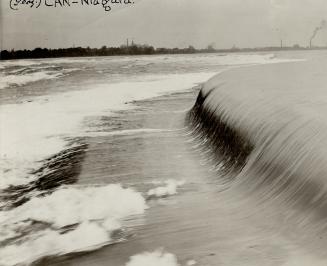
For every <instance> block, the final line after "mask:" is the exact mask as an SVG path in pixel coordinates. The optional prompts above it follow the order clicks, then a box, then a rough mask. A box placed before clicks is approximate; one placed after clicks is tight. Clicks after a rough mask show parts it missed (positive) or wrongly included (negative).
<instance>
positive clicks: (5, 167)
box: [0, 73, 214, 189]
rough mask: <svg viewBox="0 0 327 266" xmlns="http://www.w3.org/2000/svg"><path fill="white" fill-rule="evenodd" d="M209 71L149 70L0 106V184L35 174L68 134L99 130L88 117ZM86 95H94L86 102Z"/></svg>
mask: <svg viewBox="0 0 327 266" xmlns="http://www.w3.org/2000/svg"><path fill="white" fill-rule="evenodd" d="M213 75H214V73H195V74H184V75H166V76H161V75H160V76H151V77H148V78H144V79H143V81H135V82H121V83H117V84H103V85H98V86H93V87H92V88H89V89H87V88H85V89H84V90H81V91H73V92H66V93H61V94H57V95H52V96H50V95H49V96H42V97H38V98H35V99H34V101H33V102H27V103H22V104H9V105H3V106H0V111H1V125H2V128H1V137H2V138H3V139H5V140H6V142H3V143H1V150H0V158H1V160H0V169H1V170H2V171H3V178H2V179H1V180H0V189H6V188H8V187H10V186H19V185H23V184H29V183H31V182H33V181H34V180H36V179H37V176H36V175H35V174H33V173H35V171H36V170H37V169H40V168H41V167H42V165H43V163H44V161H45V160H47V159H48V158H50V157H51V156H53V155H55V154H59V153H60V152H61V151H63V150H65V149H67V148H69V143H70V141H71V139H74V138H76V137H83V136H91V135H92V132H95V133H94V135H97V134H100V133H99V130H103V129H102V128H101V126H100V128H99V126H97V125H94V121H95V119H94V118H100V117H102V116H111V115H113V114H114V112H115V111H120V110H127V109H132V108H135V106H134V105H133V104H132V103H133V102H134V101H136V100H144V99H149V98H153V97H157V96H160V95H164V94H169V93H174V92H176V91H185V90H188V89H190V88H192V87H193V86H195V85H196V84H197V83H198V82H201V81H202V82H204V81H205V80H207V79H208V78H209V77H211V76H213ZM90 99H94V101H92V102H90ZM41 125H42V126H41ZM36 129H37V130H36ZM141 131H142V130H141ZM143 131H149V130H146V129H145V130H143ZM150 131H152V132H155V131H160V129H159V130H150ZM134 133H137V130H136V131H135V130H134V131H120V132H112V133H110V132H106V133H105V134H104V135H106V134H108V135H116V134H134ZM101 134H102V133H101Z"/></svg>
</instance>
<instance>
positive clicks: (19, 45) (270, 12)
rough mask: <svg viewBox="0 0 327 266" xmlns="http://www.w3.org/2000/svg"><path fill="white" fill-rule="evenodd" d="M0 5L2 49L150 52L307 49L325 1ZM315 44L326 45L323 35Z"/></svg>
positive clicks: (326, 10)
mask: <svg viewBox="0 0 327 266" xmlns="http://www.w3.org/2000/svg"><path fill="white" fill-rule="evenodd" d="M0 1H1V2H0V8H1V12H0V14H1V18H0V23H1V28H2V34H1V44H2V49H12V48H14V49H31V48H35V47H48V48H58V47H71V46H73V45H75V46H83V47H86V46H90V47H101V46H103V45H107V46H118V45H121V44H122V43H124V42H125V41H126V38H130V39H132V38H134V40H135V42H137V43H147V44H151V45H153V46H155V47H186V46H188V45H193V46H195V47H197V48H203V47H206V46H207V45H208V44H211V43H214V44H215V47H216V48H230V47H232V46H233V45H235V46H237V47H258V46H271V45H279V43H280V40H281V39H283V42H284V44H286V45H293V44H295V43H299V44H301V45H305V46H306V45H308V42H309V39H310V36H311V34H312V32H313V31H314V29H315V27H317V26H319V24H320V22H321V21H322V20H323V19H327V0H135V4H134V5H131V6H129V7H126V8H120V9H117V8H116V9H114V10H113V11H110V12H106V11H104V10H103V9H102V8H101V7H99V6H97V7H94V6H93V7H88V8H87V7H85V6H80V5H75V6H72V7H68V8H49V7H45V6H43V5H42V6H41V7H40V8H38V9H31V8H26V7H25V8H20V10H18V11H13V10H10V9H9V2H10V0H0ZM42 1H45V0H42ZM49 1H53V2H54V0H48V2H49ZM70 1H72V0H70ZM79 1H80V0H79ZM314 44H316V45H326V44H327V29H324V30H321V31H320V32H319V34H318V35H317V37H316V38H315V39H314Z"/></svg>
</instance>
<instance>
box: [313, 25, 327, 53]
mask: <svg viewBox="0 0 327 266" xmlns="http://www.w3.org/2000/svg"><path fill="white" fill-rule="evenodd" d="M326 27H327V22H326V20H322V21H321V22H320V25H319V26H318V27H316V28H315V29H314V31H313V33H312V35H311V38H310V48H311V47H312V41H313V39H314V38H315V37H316V36H317V33H318V32H319V31H320V30H323V29H325V28H326Z"/></svg>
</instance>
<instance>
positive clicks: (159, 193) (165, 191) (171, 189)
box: [147, 179, 185, 197]
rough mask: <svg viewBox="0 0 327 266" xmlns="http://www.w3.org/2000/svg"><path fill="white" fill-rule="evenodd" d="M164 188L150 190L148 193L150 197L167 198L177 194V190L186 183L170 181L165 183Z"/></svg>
mask: <svg viewBox="0 0 327 266" xmlns="http://www.w3.org/2000/svg"><path fill="white" fill-rule="evenodd" d="M164 184H165V185H164V186H160V187H156V188H153V189H150V190H149V191H148V193H147V195H148V197H167V196H171V195H175V194H177V188H178V187H180V186H182V185H184V184H185V181H177V180H173V179H169V180H167V181H165V182H164Z"/></svg>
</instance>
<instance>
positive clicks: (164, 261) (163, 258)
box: [126, 250, 179, 266]
mask: <svg viewBox="0 0 327 266" xmlns="http://www.w3.org/2000/svg"><path fill="white" fill-rule="evenodd" d="M126 266H179V264H178V262H177V258H176V256H175V255H174V254H172V253H167V252H164V251H162V250H157V251H154V252H144V253H141V254H137V255H134V256H132V257H131V258H130V260H129V262H128V263H126Z"/></svg>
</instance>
